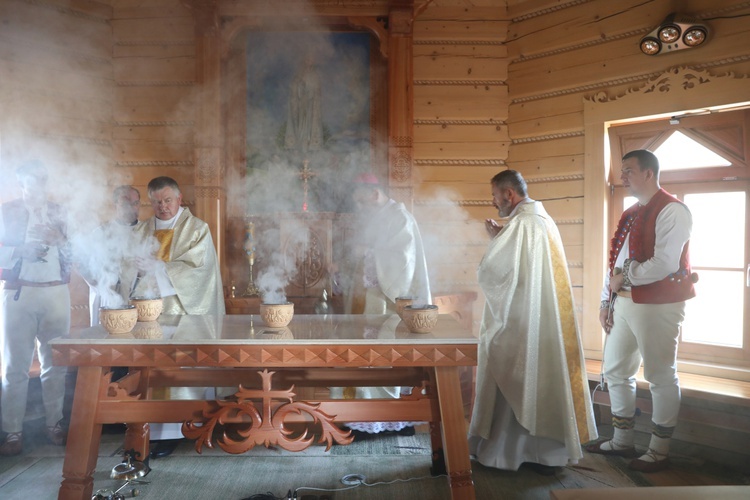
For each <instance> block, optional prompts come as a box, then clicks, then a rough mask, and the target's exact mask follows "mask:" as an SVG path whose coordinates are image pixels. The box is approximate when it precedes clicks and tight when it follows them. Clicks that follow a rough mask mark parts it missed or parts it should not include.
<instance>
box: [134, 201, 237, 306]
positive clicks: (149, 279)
mask: <svg viewBox="0 0 750 500" xmlns="http://www.w3.org/2000/svg"><path fill="white" fill-rule="evenodd" d="M163 223H164V222H163V221H162V224H163ZM156 228H157V223H156V218H155V217H152V218H151V219H149V220H147V221H146V222H144V223H143V224H142V225H141V226H140V227H139V228H138V229H137V231H138V233H139V236H140V237H141V238H142V239H143V240H144V241H148V240H149V239H152V240H153V239H156V241H157V242H158V247H157V251H156V254H155V257H156V258H157V259H159V260H161V261H162V262H164V268H163V269H162V270H157V271H156V273H155V274H154V275H147V276H145V277H144V278H143V279H142V280H141V281H140V282H139V283H138V288H136V290H135V291H134V294H133V295H134V296H148V295H149V293H148V292H149V291H153V290H158V291H159V293H160V295H161V296H162V298H163V300H164V314H224V313H225V308H224V292H223V287H222V282H221V271H220V270H219V262H218V259H217V257H216V249H215V248H214V243H213V239H212V238H211V232H210V231H209V228H208V224H206V223H205V222H203V221H202V220H200V219H199V218H198V217H195V216H194V215H193V214H191V213H190V209H188V208H186V207H183V208H182V210H181V211H180V213H179V215H177V218H176V220H175V221H174V223H173V224H172V226H171V228H167V229H156Z"/></svg>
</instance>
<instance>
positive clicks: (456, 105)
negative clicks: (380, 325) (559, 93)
mask: <svg viewBox="0 0 750 500" xmlns="http://www.w3.org/2000/svg"><path fill="white" fill-rule="evenodd" d="M505 3H506V2H505V1H502V0H479V1H473V2H464V1H462V0H438V1H434V2H432V3H430V4H429V6H428V7H427V8H426V9H425V10H424V11H423V12H422V13H420V14H419V15H418V16H417V18H416V19H415V22H414V80H415V81H414V169H413V172H412V183H413V185H414V214H415V216H416V218H417V220H418V221H419V223H420V228H421V231H422V236H423V238H424V239H425V242H426V243H425V247H426V252H427V257H428V261H429V269H430V278H431V282H432V284H433V289H434V290H435V291H437V292H443V291H446V292H447V291H450V292H455V291H461V290H473V291H479V290H478V288H477V285H476V269H477V266H478V264H479V261H480V260H481V258H482V255H484V251H485V249H486V247H487V243H488V237H487V235H486V233H485V231H484V225H483V221H484V219H485V218H487V217H496V216H497V211H496V210H495V208H494V207H493V206H492V204H491V201H492V196H491V194H490V185H489V181H490V179H491V178H492V176H494V175H495V174H496V173H498V172H499V171H500V170H503V169H505V168H506V167H505V162H506V159H507V157H508V147H509V145H510V140H509V136H508V126H507V123H506V121H507V117H508V59H507V47H506V45H505V39H506V34H507V31H508V26H509V20H508V17H507V13H506V8H505ZM483 302H484V298H483V297H482V295H481V293H480V294H479V299H478V300H477V302H476V303H475V304H474V306H475V307H474V318H475V321H474V323H475V330H476V329H477V327H476V325H477V324H478V322H479V320H480V318H481V310H482V305H483Z"/></svg>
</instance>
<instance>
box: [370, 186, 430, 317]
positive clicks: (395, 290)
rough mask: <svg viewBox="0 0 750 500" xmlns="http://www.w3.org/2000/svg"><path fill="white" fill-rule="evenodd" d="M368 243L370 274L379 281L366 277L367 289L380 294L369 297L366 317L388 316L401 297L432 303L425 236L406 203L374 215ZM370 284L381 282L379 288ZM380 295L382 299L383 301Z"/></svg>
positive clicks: (391, 202)
mask: <svg viewBox="0 0 750 500" xmlns="http://www.w3.org/2000/svg"><path fill="white" fill-rule="evenodd" d="M364 243H365V245H366V247H367V249H368V250H367V252H366V259H369V260H370V261H371V262H370V264H371V265H370V266H368V263H367V262H366V263H365V271H366V274H368V273H367V269H368V267H372V268H374V269H373V271H374V274H375V276H372V277H371V278H376V279H375V280H373V279H369V280H368V276H365V287H368V288H375V289H377V290H378V291H379V292H380V293H379V294H371V293H368V295H367V298H366V302H365V313H366V314H385V312H386V310H390V309H392V307H389V306H392V305H393V304H394V303H395V302H396V298H398V297H412V298H413V299H414V302H415V303H422V304H429V303H431V301H432V296H431V294H430V281H429V278H428V275H427V260H426V258H425V254H424V247H423V246H422V236H421V235H420V233H419V226H418V225H417V221H416V220H415V219H414V216H412V215H411V214H410V213H409V212H408V211H407V210H406V207H405V206H404V204H403V203H397V202H395V201H394V200H388V202H387V203H386V204H385V205H384V206H383V207H381V208H380V209H378V210H377V211H376V212H375V213H373V214H372V216H371V218H370V220H369V221H368V222H367V230H366V231H365V236H364ZM367 281H371V282H372V281H377V284H375V283H370V284H368V283H367ZM378 295H381V297H380V300H378ZM380 301H385V302H380ZM391 312H395V311H391Z"/></svg>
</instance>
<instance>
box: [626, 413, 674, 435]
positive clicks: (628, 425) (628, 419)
mask: <svg viewBox="0 0 750 500" xmlns="http://www.w3.org/2000/svg"><path fill="white" fill-rule="evenodd" d="M612 427H614V428H615V429H623V430H631V429H633V428H634V427H635V417H620V416H618V415H612ZM664 429H667V427H664ZM670 435H671V434H670Z"/></svg>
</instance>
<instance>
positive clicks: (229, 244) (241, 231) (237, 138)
mask: <svg viewBox="0 0 750 500" xmlns="http://www.w3.org/2000/svg"><path fill="white" fill-rule="evenodd" d="M319 4H320V5H319ZM323 4H325V6H324V7H325V8H320V7H321V6H322V5H323ZM313 7H314V8H316V10H317V15H316V16H314V17H310V11H309V10H307V11H306V12H304V14H301V15H300V16H297V15H295V14H294V13H293V12H291V13H288V14H286V15H284V16H280V15H279V13H278V11H273V12H271V11H269V7H268V4H267V3H265V2H247V3H245V4H243V6H242V7H240V6H239V5H237V4H232V3H226V4H223V3H222V2H219V10H218V14H217V16H218V19H217V21H218V22H217V28H218V29H219V31H220V36H221V50H222V58H221V59H222V61H221V69H220V75H221V76H220V79H221V84H220V88H221V94H222V95H221V102H222V103H223V105H222V111H223V112H222V129H223V133H222V137H223V142H224V151H225V155H224V159H225V162H226V169H225V175H224V179H223V183H224V186H223V188H224V190H225V192H226V193H227V194H228V195H227V204H226V214H225V217H224V218H223V221H224V226H225V227H224V228H223V231H222V232H223V234H224V235H225V238H224V244H223V248H220V253H221V257H222V274H223V277H224V285H225V290H226V306H227V312H228V313H230V314H232V313H234V314H253V313H257V312H258V307H259V305H260V302H261V299H260V298H259V297H243V296H242V295H243V294H244V292H245V291H246V287H247V284H248V281H249V276H250V266H249V262H248V257H247V254H246V252H245V225H246V222H248V221H250V222H253V224H254V225H255V239H256V241H257V242H258V243H259V244H260V243H261V242H262V245H263V247H264V249H265V250H267V251H268V250H270V251H271V253H273V252H277V254H278V255H280V256H281V257H282V258H283V259H285V260H286V261H287V262H289V261H290V260H292V259H293V260H295V262H296V272H293V273H292V275H293V276H291V278H290V281H289V284H288V285H287V287H286V292H287V296H288V300H290V301H292V302H294V303H295V309H296V310H297V311H298V312H300V313H303V314H304V313H311V312H313V306H314V304H315V302H316V301H317V300H318V299H319V298H320V296H321V294H322V291H323V289H324V288H326V289H327V292H328V296H329V304H330V305H331V306H332V307H333V311H332V312H336V313H342V312H347V311H346V310H345V309H344V302H345V298H344V297H341V296H332V294H331V292H332V289H331V288H332V287H331V281H330V280H329V279H328V276H327V272H326V271H327V269H328V267H329V266H330V264H331V263H335V264H336V265H337V267H339V268H340V269H343V270H344V271H345V272H350V271H352V270H353V269H355V268H356V260H357V258H358V257H357V256H356V255H353V254H352V253H351V251H350V249H351V248H353V247H354V245H352V240H353V238H354V223H353V221H354V215H353V214H352V213H350V212H349V213H347V212H315V211H310V212H305V211H302V210H299V209H298V211H294V210H292V211H286V212H280V213H279V212H271V213H247V211H246V207H245V205H244V200H243V199H242V197H241V196H240V197H238V196H233V195H232V192H233V190H234V189H235V188H236V186H241V185H243V184H244V182H245V175H246V168H247V164H248V156H249V155H248V146H247V142H246V140H247V133H248V119H249V120H252V119H253V117H252V116H250V117H249V116H248V106H247V101H246V100H247V95H248V89H247V81H248V78H247V75H248V71H252V70H253V68H248V67H247V66H248V63H247V61H248V58H247V43H246V39H247V36H248V33H252V32H269V31H290V32H293V31H300V32H305V31H306V30H320V29H324V30H328V31H331V32H355V31H359V32H363V31H364V32H369V33H370V39H371V42H370V54H369V84H370V85H369V92H370V96H369V97H370V106H369V110H370V117H369V120H370V124H369V126H370V155H371V156H370V165H371V170H372V171H373V172H374V173H375V174H376V175H378V177H379V178H380V179H381V182H383V183H384V184H386V185H387V186H388V187H389V191H390V194H391V196H392V197H393V198H395V199H397V200H399V201H403V202H405V203H406V204H407V206H410V205H411V197H412V189H411V159H412V128H413V105H412V102H413V89H412V87H413V86H412V85H411V82H412V80H413V77H412V37H411V22H412V19H413V2H412V1H411V0H391V1H390V2H389V1H383V2H380V3H376V4H374V5H370V6H368V7H367V8H366V9H364V10H365V11H364V12H363V11H362V9H363V7H356V6H344V5H340V4H339V3H333V2H313ZM363 14H365V15H363ZM301 16H304V19H302V17H301ZM334 76H335V75H334ZM238 82H239V84H238ZM394 89H395V90H394ZM395 111H398V112H395ZM299 167H300V170H302V168H301V167H302V165H299ZM312 168H313V169H315V166H314V165H313V166H312ZM300 182H302V181H300ZM295 231H302V232H303V233H305V234H306V235H308V236H309V238H308V241H309V242H312V245H310V246H308V249H307V250H308V253H307V254H299V253H298V252H297V253H296V255H293V254H295V252H296V251H295V250H292V249H291V248H290V247H289V245H288V241H289V236H290V234H291V233H293V232H295ZM268 260H270V259H269V257H268V254H266V257H265V259H264V257H263V255H261V254H260V252H259V254H258V257H257V260H256V261H255V263H254V266H253V279H254V280H255V281H257V279H258V275H259V273H262V272H263V271H264V266H267V265H268ZM232 295H234V296H232Z"/></svg>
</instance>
